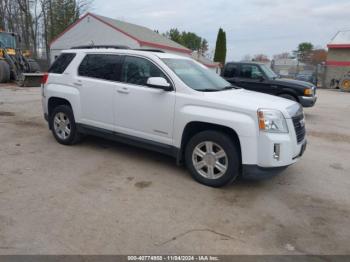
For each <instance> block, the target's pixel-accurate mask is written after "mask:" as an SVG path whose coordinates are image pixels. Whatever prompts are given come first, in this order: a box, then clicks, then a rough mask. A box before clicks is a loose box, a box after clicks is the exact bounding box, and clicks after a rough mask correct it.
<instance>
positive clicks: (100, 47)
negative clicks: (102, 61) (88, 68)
mask: <svg viewBox="0 0 350 262" xmlns="http://www.w3.org/2000/svg"><path fill="white" fill-rule="evenodd" d="M71 49H129V50H135V51H144V52H155V53H165V52H164V51H163V50H160V49H146V48H144V49H142V48H135V49H131V48H130V47H128V46H125V45H80V46H73V47H71Z"/></svg>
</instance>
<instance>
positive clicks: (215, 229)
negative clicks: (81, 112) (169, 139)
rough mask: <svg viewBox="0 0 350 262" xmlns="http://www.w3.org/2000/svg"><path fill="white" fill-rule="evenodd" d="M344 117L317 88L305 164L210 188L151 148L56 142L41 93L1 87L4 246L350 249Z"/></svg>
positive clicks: (337, 102) (87, 250) (59, 250)
mask: <svg viewBox="0 0 350 262" xmlns="http://www.w3.org/2000/svg"><path fill="white" fill-rule="evenodd" d="M349 113H350V94H348V93H340V92H337V91H330V90H319V101H318V102H317V104H316V106H315V107H314V108H311V109H306V117H307V129H308V140H309V147H308V149H307V151H306V153H305V155H304V157H303V158H302V160H301V161H300V162H298V163H297V164H295V165H293V166H291V167H290V168H288V169H287V170H286V171H285V172H284V173H283V174H281V175H280V176H277V177H274V178H271V179H268V180H264V181H256V182H252V181H239V182H238V183H236V184H234V185H231V186H229V187H226V188H223V189H213V188H208V187H205V186H202V185H200V184H198V183H196V182H194V181H193V180H192V179H191V177H190V176H189V174H188V172H187V171H186V170H185V168H183V167H178V166H176V164H175V161H174V160H173V159H171V158H169V157H166V156H163V155H160V154H157V153H153V152H149V151H146V150H141V149H138V148H133V147H130V146H126V145H123V144H118V143H114V142H109V141H106V140H102V139H97V138H88V139H86V140H85V141H84V142H83V143H81V144H79V145H76V146H72V147H66V146H62V145H59V144H58V143H56V142H55V140H54V138H53V136H52V135H51V133H50V132H49V130H48V128H47V125H46V122H45V121H44V119H43V117H42V111H41V100H40V89H38V88H16V87H15V86H12V85H2V86H0V254H179V253H180V254H194V253H197V254H199V253H200V254H203V253H205V254H350V245H349V239H350V226H349V221H350V161H349V157H350V132H349V130H350V118H349Z"/></svg>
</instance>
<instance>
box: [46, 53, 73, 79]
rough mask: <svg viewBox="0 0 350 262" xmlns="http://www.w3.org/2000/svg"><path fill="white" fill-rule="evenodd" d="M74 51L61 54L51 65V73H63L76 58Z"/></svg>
mask: <svg viewBox="0 0 350 262" xmlns="http://www.w3.org/2000/svg"><path fill="white" fill-rule="evenodd" d="M74 57H75V54H74V53H63V54H61V55H60V56H59V57H58V58H57V59H56V60H55V62H54V63H53V64H52V65H51V67H50V69H49V73H54V74H63V72H64V71H65V70H66V68H67V67H68V66H69V64H70V62H72V60H73V59H74Z"/></svg>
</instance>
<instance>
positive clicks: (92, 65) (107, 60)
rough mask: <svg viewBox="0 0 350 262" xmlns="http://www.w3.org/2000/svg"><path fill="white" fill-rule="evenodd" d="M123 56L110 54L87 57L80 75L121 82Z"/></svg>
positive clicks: (79, 72) (81, 67) (81, 65)
mask: <svg viewBox="0 0 350 262" xmlns="http://www.w3.org/2000/svg"><path fill="white" fill-rule="evenodd" d="M120 68H121V56H119V55H110V54H90V55H86V56H85V58H84V59H83V61H82V62H81V64H80V66H79V69H78V74H79V75H80V76H85V77H92V78H98V79H104V80H111V81H119V79H120Z"/></svg>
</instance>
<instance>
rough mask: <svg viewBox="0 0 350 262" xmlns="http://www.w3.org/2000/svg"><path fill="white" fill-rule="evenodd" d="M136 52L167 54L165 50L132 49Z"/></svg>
mask: <svg viewBox="0 0 350 262" xmlns="http://www.w3.org/2000/svg"><path fill="white" fill-rule="evenodd" d="M132 50H135V51H145V52H155V53H165V52H164V51H163V50H160V49H142V48H137V49H132Z"/></svg>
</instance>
